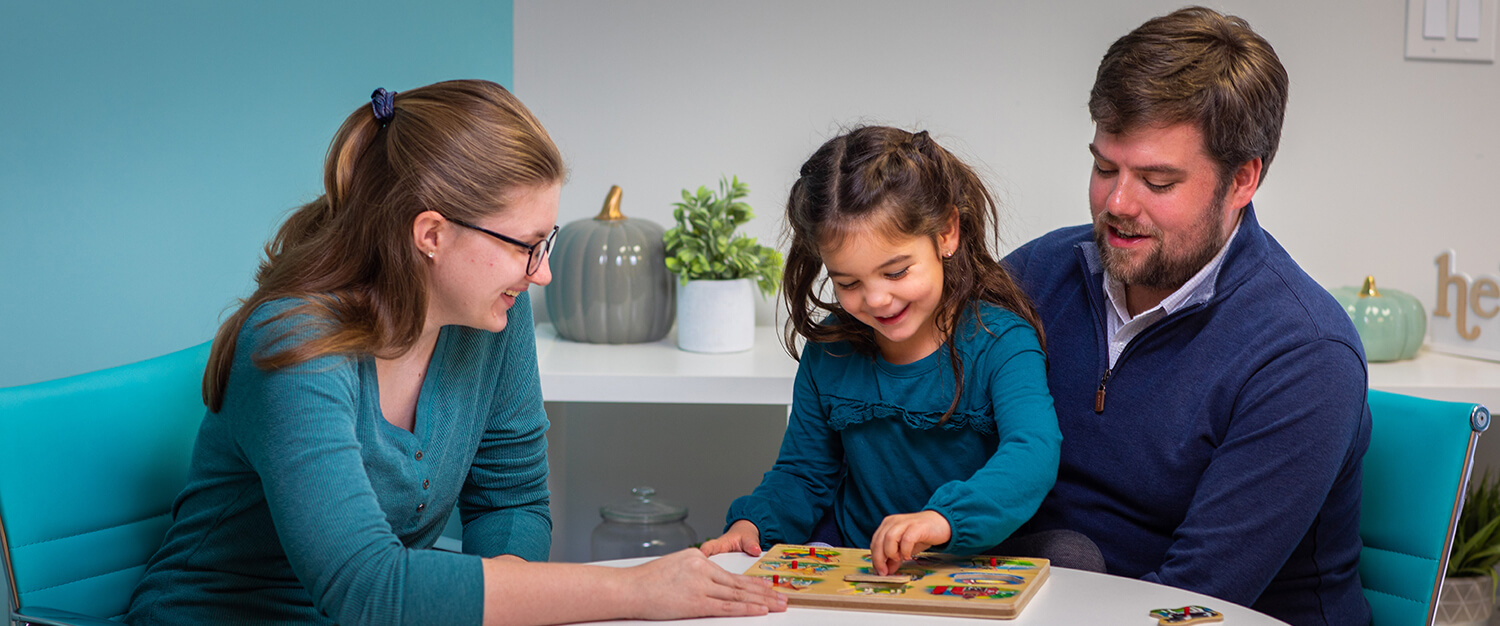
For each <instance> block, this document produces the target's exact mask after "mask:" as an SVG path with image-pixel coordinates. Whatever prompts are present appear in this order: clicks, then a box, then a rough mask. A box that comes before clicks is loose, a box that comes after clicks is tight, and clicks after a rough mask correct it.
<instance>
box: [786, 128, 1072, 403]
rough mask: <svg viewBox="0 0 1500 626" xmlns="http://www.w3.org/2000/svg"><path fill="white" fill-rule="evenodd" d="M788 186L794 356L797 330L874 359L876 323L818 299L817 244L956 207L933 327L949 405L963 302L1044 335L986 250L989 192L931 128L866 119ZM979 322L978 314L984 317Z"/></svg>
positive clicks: (993, 217)
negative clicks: (996, 309)
mask: <svg viewBox="0 0 1500 626" xmlns="http://www.w3.org/2000/svg"><path fill="white" fill-rule="evenodd" d="M801 174H802V176H801V178H798V179H797V182H795V183H793V184H792V193H791V197H790V198H789V199H788V200H787V207H786V221H787V229H788V231H789V235H790V239H791V247H790V250H789V251H788V252H787V256H786V271H785V272H784V273H783V274H782V278H781V289H782V292H783V293H785V294H786V310H787V322H786V329H785V336H784V340H785V342H786V349H787V352H788V353H790V354H791V355H792V358H797V336H799V335H800V336H802V337H804V338H806V339H807V341H810V342H814V343H831V342H836V341H847V342H849V344H850V345H851V346H852V347H853V348H854V350H855V352H857V353H859V354H861V355H863V356H866V357H870V358H874V356H875V354H876V353H877V351H878V348H877V347H876V344H875V331H874V329H872V328H870V327H869V326H867V325H865V324H863V323H860V322H859V321H857V320H855V319H854V317H853V316H852V315H849V314H848V312H846V311H845V310H844V308H843V307H842V306H840V305H839V303H838V300H837V299H836V298H835V299H833V300H831V301H830V300H824V299H823V295H822V294H823V293H824V290H825V287H826V285H827V281H828V278H827V276H826V275H825V274H824V273H823V257H822V250H823V249H833V248H837V247H838V246H839V244H840V243H841V242H842V241H843V239H844V238H845V237H847V236H849V235H851V234H853V233H855V232H859V231H861V230H863V229H867V228H875V229H878V231H879V232H880V233H881V234H883V235H885V236H887V237H890V238H892V239H896V238H900V237H913V236H915V237H929V238H931V239H932V240H933V244H934V247H936V244H937V235H938V233H940V232H942V231H943V230H944V229H945V228H946V227H947V225H948V222H949V220H950V219H951V217H952V216H953V213H954V211H957V213H958V224H959V243H958V249H957V250H956V251H955V252H954V254H953V256H952V257H951V258H946V259H943V261H942V263H943V292H942V297H941V299H940V300H939V302H938V307H937V310H936V311H935V312H934V315H935V317H936V325H937V329H938V332H939V333H941V334H942V335H943V340H944V342H945V343H947V344H948V345H949V346H950V350H949V357H950V359H951V361H952V365H953V372H954V390H953V403H952V404H950V405H949V406H948V411H947V413H944V414H943V418H942V419H943V421H946V420H947V419H948V417H949V416H951V415H952V414H953V411H954V409H956V408H957V407H958V399H959V396H960V395H962V393H963V384H964V383H963V380H964V375H963V364H962V361H961V359H960V355H959V354H958V350H957V349H956V348H953V334H954V332H955V331H956V327H957V325H958V322H959V319H960V317H961V313H962V312H963V309H964V308H965V307H968V308H969V309H970V310H971V311H973V313H974V318H975V320H976V321H978V320H979V303H980V302H990V303H993V304H996V305H998V306H1001V307H1004V308H1006V309H1008V310H1010V311H1012V312H1014V313H1015V314H1017V315H1019V316H1021V318H1022V319H1024V320H1026V321H1027V322H1029V323H1030V324H1031V325H1032V327H1034V328H1035V329H1036V333H1037V339H1038V340H1039V341H1042V342H1043V343H1042V345H1043V348H1044V349H1045V346H1046V343H1045V339H1044V337H1043V335H1042V322H1041V319H1040V318H1039V317H1038V316H1037V314H1036V310H1035V309H1034V308H1033V307H1032V306H1031V301H1030V300H1029V299H1028V298H1027V297H1026V294H1025V293H1023V292H1022V291H1021V289H1020V287H1018V286H1016V283H1015V281H1013V280H1011V278H1010V274H1008V273H1007V272H1006V271H1005V268H1004V267H1002V266H1001V265H1000V263H999V262H998V261H996V260H995V257H994V255H993V254H991V252H990V241H994V242H995V243H996V244H997V245H998V242H999V231H998V224H997V221H998V212H997V209H996V205H995V200H994V197H993V196H992V195H991V194H990V192H989V190H988V189H986V188H985V186H984V183H983V182H981V181H980V179H979V176H978V175H977V174H975V173H974V170H972V169H970V168H969V166H967V165H965V164H964V163H963V162H962V161H960V160H959V159H958V158H957V157H955V156H953V154H951V153H949V152H948V151H947V150H944V149H943V147H942V146H939V145H938V144H937V142H935V141H933V140H932V139H931V138H930V137H928V135H927V131H922V132H919V133H916V134H913V133H909V132H906V131H904V130H900V129H896V128H890V127H885V126H865V127H860V128H856V129H854V130H852V131H850V132H848V133H846V134H844V135H841V136H838V137H835V138H833V139H830V140H828V142H826V143H824V144H823V146H822V147H820V148H818V150H817V151H816V152H813V155H812V156H811V157H809V158H808V159H807V162H806V163H803V164H802V172H801ZM980 325H981V327H983V322H980Z"/></svg>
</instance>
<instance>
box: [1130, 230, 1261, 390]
mask: <svg viewBox="0 0 1500 626" xmlns="http://www.w3.org/2000/svg"><path fill="white" fill-rule="evenodd" d="M1239 232H1240V226H1239V224H1235V226H1234V232H1231V233H1229V239H1228V240H1226V241H1225V242H1224V247H1222V248H1219V253H1218V254H1216V255H1214V258H1213V259H1212V260H1210V261H1209V262H1208V264H1207V265H1204V266H1203V269H1200V270H1198V273H1197V274H1193V277H1192V278H1189V279H1188V281H1187V282H1185V283H1183V284H1182V286H1181V287H1178V288H1177V291H1174V292H1172V295H1169V296H1167V297H1166V298H1164V299H1162V301H1161V302H1159V303H1157V305H1156V306H1155V307H1152V308H1151V309H1149V310H1146V311H1142V312H1141V314H1140V315H1137V316H1135V317H1131V316H1130V311H1129V310H1128V309H1126V308H1125V284H1124V283H1122V282H1120V280H1119V279H1117V278H1115V277H1114V276H1112V275H1110V273H1109V272H1107V271H1106V272H1104V301H1105V303H1106V304H1107V305H1108V306H1106V307H1104V310H1105V313H1104V318H1105V331H1104V332H1105V339H1106V340H1108V341H1109V368H1110V369H1114V367H1115V361H1117V360H1119V358H1120V353H1121V352H1124V351H1125V346H1126V345H1129V344H1130V340H1131V339H1135V337H1136V335H1139V334H1141V332H1142V331H1144V330H1146V329H1147V328H1150V327H1151V325H1152V324H1155V323H1156V322H1158V321H1160V320H1161V319H1162V318H1164V317H1166V316H1168V315H1171V314H1173V313H1175V312H1177V311H1178V310H1180V309H1182V308H1183V307H1186V306H1188V305H1190V304H1196V303H1198V302H1207V301H1208V300H1209V299H1211V298H1213V297H1214V285H1215V283H1217V282H1218V278H1219V268H1221V267H1223V266H1224V253H1225V252H1227V251H1228V250H1229V244H1230V243H1233V242H1234V237H1235V235H1238V234H1239Z"/></svg>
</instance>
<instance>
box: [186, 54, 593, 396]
mask: <svg viewBox="0 0 1500 626" xmlns="http://www.w3.org/2000/svg"><path fill="white" fill-rule="evenodd" d="M391 103H392V106H393V111H392V112H391V113H390V115H389V116H385V115H382V118H384V120H385V121H381V120H377V119H376V116H375V113H374V111H373V110H372V107H371V106H370V105H368V104H366V105H361V106H360V107H359V108H357V109H355V111H354V113H352V114H350V115H349V117H348V118H347V119H345V120H344V124H343V125H342V126H341V127H339V130H338V133H337V134H336V135H335V136H334V138H333V143H332V144H330V145H329V147H328V156H327V158H326V161H325V164H324V167H323V195H322V196H320V197H318V199H317V200H314V201H312V202H310V203H308V204H306V205H304V206H302V207H300V208H298V209H296V210H295V211H293V212H292V214H291V216H290V217H288V218H287V220H286V222H285V223H283V224H282V225H281V228H280V230H278V231H277V233H276V236H275V237H274V238H272V239H271V241H270V242H269V243H267V244H266V258H265V260H264V261H262V262H261V264H260V269H259V270H258V271H257V272H256V273H255V282H256V289H255V293H254V294H252V295H251V296H250V297H249V298H245V299H243V300H241V301H240V303H239V308H238V310H236V311H235V313H234V314H233V315H231V316H230V317H229V319H227V320H225V322H224V324H223V325H222V326H220V327H219V331H218V334H217V335H216V336H215V337H214V343H213V349H212V352H211V354H210V356H209V361H208V368H207V370H206V371H205V372H204V374H203V402H204V404H206V405H207V406H208V408H209V410H211V411H218V410H219V409H220V408H221V407H222V405H223V402H224V391H225V389H226V387H227V385H228V383H229V369H230V365H231V363H232V362H233V361H234V351H235V344H236V341H237V340H238V338H239V333H240V329H241V327H242V326H244V324H245V321H246V320H247V319H248V318H249V317H250V314H251V313H252V312H254V310H255V308H256V307H258V306H260V305H261V304H263V303H266V302H269V301H271V300H276V299H281V298H295V299H299V300H301V301H302V302H301V304H299V305H297V306H294V307H292V308H290V309H288V310H286V311H283V312H281V313H279V314H278V315H276V316H274V317H273V318H271V319H270V320H268V321H267V323H269V322H270V321H275V320H279V319H283V318H286V317H291V316H299V315H306V316H309V317H310V318H311V319H312V320H313V322H312V325H313V326H314V327H315V329H316V330H317V331H318V332H316V333H314V336H313V338H312V339H310V340H308V341H305V342H297V343H295V344H293V345H290V346H287V347H286V348H285V349H281V350H279V351H276V352H273V353H268V354H255V355H252V357H253V359H254V362H255V365H256V366H257V367H260V368H262V369H277V368H282V367H287V366H291V365H295V364H298V363H302V362H305V361H309V360H312V359H315V358H318V357H321V356H325V355H330V354H354V353H363V354H374V355H378V356H383V357H394V356H398V355H400V354H402V353H404V352H405V351H406V350H408V349H410V348H411V346H412V345H413V344H414V343H415V342H416V340H417V337H418V336H419V335H420V334H421V331H422V326H423V323H424V321H425V318H426V315H427V273H426V271H425V270H424V261H425V257H423V255H422V254H421V253H420V252H419V251H418V250H417V247H416V244H415V242H414V240H413V237H412V225H413V222H414V220H415V219H416V217H417V215H418V214H420V213H422V212H424V211H429V210H430V211H438V212H439V213H442V214H443V215H444V216H447V217H452V218H457V219H461V220H465V221H469V222H477V221H480V220H481V219H482V218H484V217H486V216H489V215H493V214H495V213H499V212H503V211H505V210H506V208H507V207H506V202H507V199H508V198H510V197H511V195H512V192H514V191H516V190H518V189H524V188H531V187H539V186H547V185H553V184H559V183H561V182H562V181H563V179H564V178H565V177H566V175H567V170H566V168H565V166H564V165H563V161H562V156H561V154H560V153H559V152H558V150H557V146H556V145H554V144H553V143H552V138H551V137H549V136H548V135H547V131H546V129H544V128H542V125H541V123H540V122H538V121H537V120H536V118H535V117H533V116H532V114H531V112H530V111H528V110H527V109H526V107H525V106H524V105H522V104H521V102H520V101H519V100H517V99H516V97H515V96H514V95H512V94H511V93H510V92H509V91H507V90H506V89H505V88H504V87H501V86H500V85H497V84H495V83H492V82H489V81H483V80H455V81H447V82H441V83H436V84H433V85H428V86H426V87H419V88H417V89H412V90H410V91H404V92H401V93H399V94H396V95H395V97H394V98H393V99H392V101H391Z"/></svg>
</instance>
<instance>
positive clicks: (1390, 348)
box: [1331, 276, 1427, 363]
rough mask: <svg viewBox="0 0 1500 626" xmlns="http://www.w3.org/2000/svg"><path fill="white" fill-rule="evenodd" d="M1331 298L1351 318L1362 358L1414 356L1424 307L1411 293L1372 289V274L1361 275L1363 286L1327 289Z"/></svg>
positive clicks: (1422, 330)
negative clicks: (1363, 352)
mask: <svg viewBox="0 0 1500 626" xmlns="http://www.w3.org/2000/svg"><path fill="white" fill-rule="evenodd" d="M1331 291H1332V292H1333V297H1334V299H1336V300H1338V301H1339V304H1340V305H1343V307H1344V312H1346V313H1348V314H1349V319H1351V320H1353V321H1354V328H1355V330H1358V331H1359V339H1360V341H1362V342H1363V343H1364V344H1365V359H1366V360H1368V361H1369V362H1371V363H1377V362H1380V361H1400V360H1403V359H1410V358H1412V357H1415V356H1417V349H1418V348H1421V347H1422V339H1423V338H1424V337H1426V335H1427V310H1426V309H1424V308H1422V303H1421V302H1420V301H1418V300H1417V299H1416V297H1414V296H1412V295H1411V294H1408V293H1405V292H1401V291H1396V290H1395V289H1386V290H1384V291H1376V290H1375V277H1374V276H1367V277H1365V286H1364V287H1363V288H1360V287H1339V288H1338V289H1333V290H1331Z"/></svg>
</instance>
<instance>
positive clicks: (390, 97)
mask: <svg viewBox="0 0 1500 626" xmlns="http://www.w3.org/2000/svg"><path fill="white" fill-rule="evenodd" d="M370 109H371V110H372V111H374V112H375V121H377V122H380V126H381V127H382V128H383V127H385V125H386V124H389V123H391V118H393V117H395V116H396V92H394V91H386V90H385V88H384V87H380V88H378V89H376V90H375V93H372V94H370Z"/></svg>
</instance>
